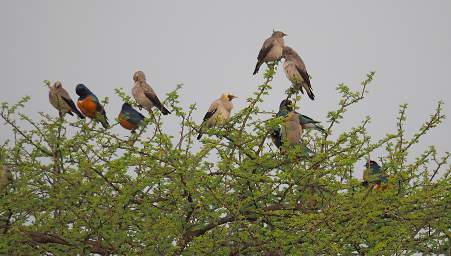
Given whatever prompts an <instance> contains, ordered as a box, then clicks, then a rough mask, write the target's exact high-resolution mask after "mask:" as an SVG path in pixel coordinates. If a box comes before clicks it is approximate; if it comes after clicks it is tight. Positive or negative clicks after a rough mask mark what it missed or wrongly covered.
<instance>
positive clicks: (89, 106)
mask: <svg viewBox="0 0 451 256" xmlns="http://www.w3.org/2000/svg"><path fill="white" fill-rule="evenodd" d="M75 92H76V93H77V95H78V96H80V97H79V98H78V101H77V106H78V108H79V109H80V110H81V112H82V113H83V114H84V115H85V116H87V117H89V118H91V119H93V120H95V121H97V122H100V123H101V124H102V126H103V128H105V129H106V128H108V127H109V124H108V118H107V116H106V113H105V109H104V108H103V106H102V104H100V101H99V99H98V98H97V96H96V95H95V94H94V93H92V92H91V91H90V90H89V89H88V87H86V86H85V85H84V84H79V85H77V87H76V88H75Z"/></svg>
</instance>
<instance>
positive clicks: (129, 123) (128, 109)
mask: <svg viewBox="0 0 451 256" xmlns="http://www.w3.org/2000/svg"><path fill="white" fill-rule="evenodd" d="M118 119H119V124H120V125H121V126H122V127H124V128H125V129H128V130H132V131H134V130H135V129H136V128H138V126H140V125H141V124H143V122H144V116H143V115H142V114H141V113H139V112H138V111H136V110H135V109H134V108H133V107H132V106H131V105H130V104H128V103H124V104H122V109H121V112H120V113H119V116H118Z"/></svg>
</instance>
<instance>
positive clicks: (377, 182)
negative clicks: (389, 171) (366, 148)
mask: <svg viewBox="0 0 451 256" xmlns="http://www.w3.org/2000/svg"><path fill="white" fill-rule="evenodd" d="M364 167H365V170H364V171H363V182H362V185H363V186H365V187H368V186H371V188H373V189H375V190H381V189H385V188H386V187H387V186H388V176H387V175H386V174H385V173H384V172H383V170H382V168H381V166H380V165H379V164H378V163H377V162H376V161H373V160H368V162H367V163H366V164H365V165H364Z"/></svg>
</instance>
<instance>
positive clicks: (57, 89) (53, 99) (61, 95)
mask: <svg viewBox="0 0 451 256" xmlns="http://www.w3.org/2000/svg"><path fill="white" fill-rule="evenodd" d="M49 101H50V104H52V106H53V107H55V108H56V109H57V110H58V112H59V114H60V115H61V116H64V115H65V114H66V113H67V114H69V115H71V116H73V115H74V114H73V113H75V114H77V116H78V117H80V118H85V116H84V115H83V114H82V113H80V111H78V109H77V107H76V106H75V103H74V101H73V100H72V98H71V97H70V95H69V93H68V92H67V91H66V90H65V89H64V88H63V85H62V84H61V82H60V81H56V82H55V83H54V84H53V85H52V86H51V87H50V91H49Z"/></svg>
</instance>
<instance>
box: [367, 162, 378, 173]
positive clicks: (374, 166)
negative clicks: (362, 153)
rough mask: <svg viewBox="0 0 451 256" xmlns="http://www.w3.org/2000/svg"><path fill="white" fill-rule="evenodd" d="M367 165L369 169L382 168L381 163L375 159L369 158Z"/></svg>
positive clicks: (376, 169)
mask: <svg viewBox="0 0 451 256" xmlns="http://www.w3.org/2000/svg"><path fill="white" fill-rule="evenodd" d="M365 167H366V168H367V169H371V170H373V171H379V170H380V169H381V167H380V166H379V164H378V163H377V162H376V161H373V160H368V162H367V163H366V164H365Z"/></svg>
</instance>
